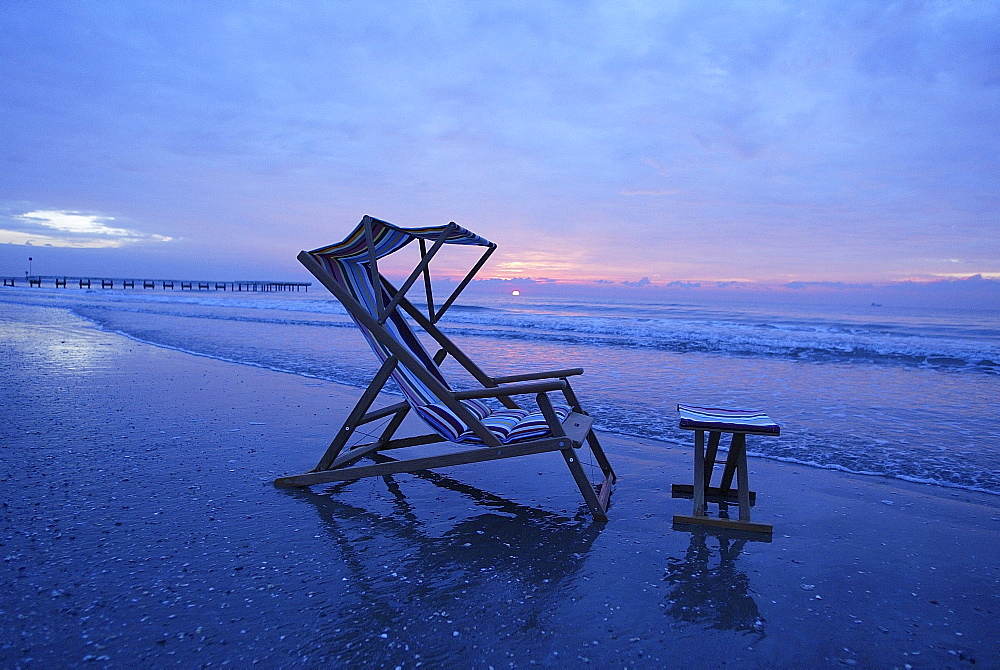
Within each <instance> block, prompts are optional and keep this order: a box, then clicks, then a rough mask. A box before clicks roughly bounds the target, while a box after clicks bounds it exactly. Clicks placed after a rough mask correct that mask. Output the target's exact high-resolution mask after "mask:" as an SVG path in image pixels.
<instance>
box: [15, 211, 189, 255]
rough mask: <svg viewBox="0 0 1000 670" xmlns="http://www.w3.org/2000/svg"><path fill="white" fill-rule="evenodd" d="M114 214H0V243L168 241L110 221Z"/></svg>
mask: <svg viewBox="0 0 1000 670" xmlns="http://www.w3.org/2000/svg"><path fill="white" fill-rule="evenodd" d="M114 221H115V219H114V217H111V216H101V215H97V214H84V213H81V212H75V211H65V210H34V211H31V212H25V213H24V214H17V215H14V216H2V217H0V244H25V245H29V246H48V247H69V248H74V249H107V248H117V247H123V246H125V245H128V244H136V243H141V242H170V241H171V239H172V238H170V237H167V236H165V235H156V234H148V233H142V232H139V231H135V230H130V229H127V228H118V227H116V226H113V225H111V224H112V223H113V222H114Z"/></svg>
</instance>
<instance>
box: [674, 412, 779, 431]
mask: <svg viewBox="0 0 1000 670" xmlns="http://www.w3.org/2000/svg"><path fill="white" fill-rule="evenodd" d="M677 411H678V412H679V413H680V415H681V420H680V424H679V426H680V427H681V428H685V429H687V430H710V431H711V430H717V431H739V432H746V433H761V434H764V435H779V434H780V433H781V427H780V426H778V424H776V423H775V422H774V421H772V420H771V418H770V417H769V416H768V415H767V414H764V412H762V411H760V410H753V409H720V408H717V407H695V406H693V405H677Z"/></svg>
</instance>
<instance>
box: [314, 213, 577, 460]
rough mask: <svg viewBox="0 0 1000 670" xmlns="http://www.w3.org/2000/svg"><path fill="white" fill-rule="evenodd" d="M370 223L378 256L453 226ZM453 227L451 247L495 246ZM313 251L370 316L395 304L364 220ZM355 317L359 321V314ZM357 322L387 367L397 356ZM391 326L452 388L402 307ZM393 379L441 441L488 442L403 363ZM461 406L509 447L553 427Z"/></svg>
mask: <svg viewBox="0 0 1000 670" xmlns="http://www.w3.org/2000/svg"><path fill="white" fill-rule="evenodd" d="M368 220H369V225H370V228H371V231H372V247H373V248H374V253H375V257H376V258H383V257H385V256H388V255H389V254H391V253H393V252H395V251H398V250H400V249H402V248H403V247H405V246H406V245H407V244H409V243H410V242H412V241H413V240H415V239H424V240H431V241H436V240H438V239H439V238H440V237H441V235H443V234H444V233H445V231H446V230H447V229H448V228H449V226H434V227H429V228H400V227H398V226H394V225H392V224H391V223H387V222H385V221H380V220H379V219H374V218H370V217H369V219H368ZM450 227H451V232H450V233H448V235H447V237H446V238H445V240H444V242H445V243H446V244H465V245H477V246H491V245H492V243H491V242H490V241H489V240H486V239H485V238H482V237H480V236H479V235H476V234H475V233H473V232H471V231H469V230H466V229H465V228H462V227H460V226H456V225H454V224H451V225H450ZM309 253H310V254H311V255H312V256H313V257H314V258H316V259H317V260H318V261H319V262H320V263H321V264H322V265H323V267H324V268H325V269H326V270H327V271H328V272H329V273H330V275H331V276H332V277H333V278H334V280H335V281H336V282H337V283H338V284H340V285H341V286H343V287H344V288H345V289H346V290H347V291H348V292H349V293H350V294H351V295H352V296H353V297H354V298H355V299H356V300H357V301H358V303H359V304H360V305H361V306H362V307H363V308H364V310H365V311H367V312H368V313H369V314H370V315H372V316H374V317H376V318H378V315H379V305H380V304H381V305H387V304H389V303H390V302H391V298H390V297H389V295H388V293H387V291H386V287H385V286H384V285H382V284H381V283H380V284H379V286H377V287H376V286H375V285H374V284H373V282H372V274H373V273H372V272H371V268H370V265H371V252H370V250H369V245H368V237H367V233H366V227H365V222H364V221H362V222H361V223H360V224H359V225H358V227H357V228H355V229H354V231H353V232H352V233H351V234H350V235H348V236H347V238H345V239H344V241H342V242H338V243H337V244H332V245H330V246H326V247H321V248H319V249H315V250H313V251H310V252H309ZM348 311H350V310H348ZM352 318H354V317H353V315H352ZM354 322H355V324H357V326H358V328H359V329H360V330H361V332H362V334H363V335H364V337H365V339H366V340H367V341H368V344H369V346H371V348H372V351H374V352H375V355H376V356H378V358H379V360H380V361H381V362H383V363H384V362H385V361H386V359H388V358H389V356H391V355H392V354H391V352H390V351H389V349H388V348H387V347H386V346H385V345H384V344H383V343H382V342H380V341H379V340H378V338H376V337H375V336H374V335H373V334H372V332H371V331H370V330H369V329H368V328H367V327H366V326H365V325H363V324H362V323H361V322H360V321H358V319H356V318H354ZM385 328H386V331H387V332H388V334H389V335H390V336H391V337H392V338H393V339H394V340H396V341H397V342H398V343H400V344H402V345H403V346H404V347H406V349H408V350H409V351H410V352H411V353H412V354H413V356H414V357H415V358H416V359H417V360H418V361H419V362H420V364H421V365H422V366H423V367H424V368H425V369H426V370H427V371H428V372H429V373H430V374H431V375H433V376H434V377H435V378H436V379H437V380H438V381H440V382H441V384H442V385H444V386H445V387H446V388H451V387H450V386H449V384H448V382H447V381H446V380H445V378H444V377H443V376H442V375H441V371H440V370H439V369H438V366H437V365H436V364H435V363H434V360H433V359H432V358H431V356H430V354H428V353H427V350H426V349H425V348H424V346H423V344H422V343H421V342H420V339H419V338H418V337H417V335H416V334H415V333H414V332H413V330H412V329H411V328H410V324H409V323H408V322H407V321H406V319H405V318H404V316H403V313H402V311H401V310H400V308H399V307H396V308H395V309H394V310H393V311H392V313H391V314H389V315H388V317H387V318H386V320H385ZM392 378H393V380H394V381H395V382H396V384H398V385H399V388H400V389H401V390H402V392H403V395H404V396H405V397H406V400H407V402H408V403H409V404H410V406H411V407H412V408H413V409H414V411H416V413H417V415H418V416H420V418H422V419H423V420H424V422H425V423H427V425H428V426H430V427H431V428H432V429H433V430H434V431H435V432H436V433H438V434H439V435H441V437H444V438H445V439H447V440H450V441H452V442H466V443H469V442H472V443H475V442H481V441H482V440H481V439H480V438H479V437H478V436H477V435H476V434H475V433H474V432H473V431H472V429H471V428H470V427H469V426H468V425H467V424H466V423H465V422H464V421H462V420H461V418H459V417H458V416H457V415H456V414H455V413H454V412H453V411H452V410H451V409H450V408H449V407H447V406H446V405H445V404H444V403H443V402H441V399H440V398H438V397H437V396H436V395H435V394H434V393H433V392H432V391H431V389H430V388H428V387H427V385H426V384H424V382H423V381H421V380H420V378H419V377H418V376H417V375H416V374H414V372H413V371H412V370H410V369H409V368H407V367H406V366H405V365H403V364H399V365H397V366H396V367H395V368H394V370H393V372H392ZM461 402H462V404H464V405H465V406H466V407H467V408H468V409H469V411H470V412H472V414H473V416H475V417H476V418H477V419H479V420H481V421H482V423H483V425H484V426H486V428H487V429H488V430H489V431H490V432H492V433H493V434H494V435H496V436H497V438H498V439H499V440H500V442H501V443H503V444H509V443H512V442H521V441H524V440H528V439H532V438H535V437H541V436H544V435H546V434H548V432H549V428H548V424H547V423H546V421H545V418H544V417H543V416H542V414H541V412H528V411H527V410H519V409H503V410H496V411H494V410H492V409H491V408H490V407H489V406H488V405H486V404H485V403H483V402H480V401H479V400H463V401H461ZM554 409H555V410H556V415H557V416H558V417H559V420H560V421H562V420H563V419H565V418H566V416H568V415H569V412H570V409H569V408H568V407H565V406H559V405H556V406H555V407H554Z"/></svg>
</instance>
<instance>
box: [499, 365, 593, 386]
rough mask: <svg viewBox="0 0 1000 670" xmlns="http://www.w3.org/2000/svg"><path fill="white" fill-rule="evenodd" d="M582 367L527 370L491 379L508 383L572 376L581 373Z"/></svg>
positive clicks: (500, 382)
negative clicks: (527, 371) (547, 370)
mask: <svg viewBox="0 0 1000 670" xmlns="http://www.w3.org/2000/svg"><path fill="white" fill-rule="evenodd" d="M582 374H583V368H569V369H566V370H553V371H551V372H529V373H527V374H523V375H507V376H505V377H494V378H493V381H494V382H496V383H497V384H510V383H512V382H528V381H533V380H535V379H562V378H563V377H572V376H574V375H582Z"/></svg>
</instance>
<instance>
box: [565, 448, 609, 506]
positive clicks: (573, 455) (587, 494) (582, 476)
mask: <svg viewBox="0 0 1000 670" xmlns="http://www.w3.org/2000/svg"><path fill="white" fill-rule="evenodd" d="M560 453H561V454H562V455H563V458H564V459H566V465H568V466H569V471H570V472H571V473H572V474H573V479H575V480H576V485H577V486H578V487H579V488H580V493H582V494H583V499H584V501H586V503H587V506H588V507H589V508H590V513H591V514H593V515H594V519H595V520H597V521H607V520H608V511H607V510H606V509H605V508H604V506H603V505H602V504H601V501H600V499H599V498H598V497H597V493H596V492H595V491H594V487H593V485H592V484H591V483H590V480H589V479H588V478H587V473H586V472H584V471H583V466H582V465H580V459H579V458H578V457H577V452H576V449H573V448H572V447H570V448H568V449H560Z"/></svg>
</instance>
